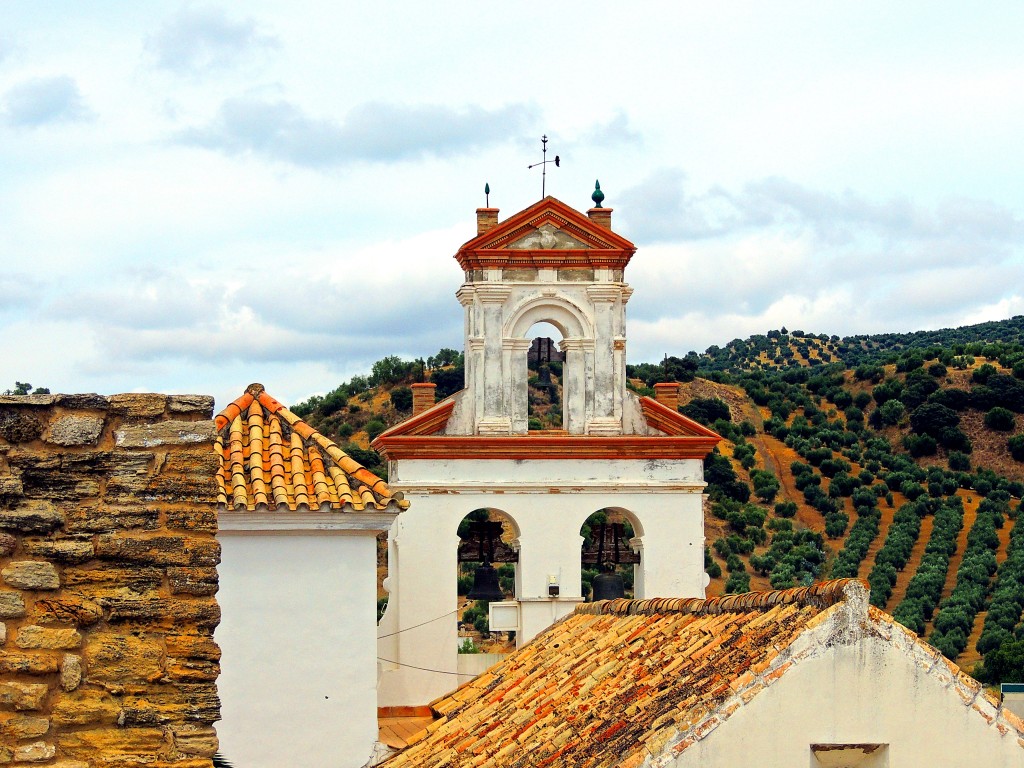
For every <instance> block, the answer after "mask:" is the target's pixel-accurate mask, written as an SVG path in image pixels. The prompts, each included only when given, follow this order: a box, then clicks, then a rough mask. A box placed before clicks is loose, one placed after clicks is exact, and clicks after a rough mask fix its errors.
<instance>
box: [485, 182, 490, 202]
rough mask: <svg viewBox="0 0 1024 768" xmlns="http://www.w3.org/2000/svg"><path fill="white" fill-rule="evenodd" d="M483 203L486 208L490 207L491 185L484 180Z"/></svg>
mask: <svg viewBox="0 0 1024 768" xmlns="http://www.w3.org/2000/svg"><path fill="white" fill-rule="evenodd" d="M484 205H485V206H486V207H488V208H490V207H491V185H490V184H488V183H487V182H486V181H485V182H484Z"/></svg>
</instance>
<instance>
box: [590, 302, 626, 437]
mask: <svg viewBox="0 0 1024 768" xmlns="http://www.w3.org/2000/svg"><path fill="white" fill-rule="evenodd" d="M621 294H622V291H621V288H620V287H619V286H617V285H591V286H588V287H587V296H588V298H589V299H590V301H591V302H592V303H593V306H594V415H593V416H592V417H591V419H590V421H589V423H588V424H587V433H588V434H597V435H615V434H619V433H621V432H622V421H621V419H616V418H615V375H614V363H615V355H614V350H613V343H614V338H615V327H614V326H615V322H614V320H615V318H614V309H615V302H616V300H617V299H618V298H619V296H621Z"/></svg>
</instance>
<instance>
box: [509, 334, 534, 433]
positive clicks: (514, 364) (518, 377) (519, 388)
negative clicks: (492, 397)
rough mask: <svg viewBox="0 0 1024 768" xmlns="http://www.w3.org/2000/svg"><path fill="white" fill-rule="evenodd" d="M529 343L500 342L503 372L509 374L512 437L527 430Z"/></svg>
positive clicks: (517, 341) (521, 341)
mask: <svg viewBox="0 0 1024 768" xmlns="http://www.w3.org/2000/svg"><path fill="white" fill-rule="evenodd" d="M531 343H532V342H531V340H530V339H505V340H504V341H503V342H502V347H503V349H504V358H505V359H504V363H505V370H507V371H508V372H509V385H508V390H507V392H506V397H507V401H508V411H507V412H508V413H509V414H510V415H511V417H512V434H514V435H522V434H525V433H526V432H527V431H528V430H529V416H530V402H529V388H528V385H527V379H528V378H529V368H528V366H527V364H526V353H527V352H529V351H530V344H531Z"/></svg>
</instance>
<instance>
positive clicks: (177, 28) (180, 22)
mask: <svg viewBox="0 0 1024 768" xmlns="http://www.w3.org/2000/svg"><path fill="white" fill-rule="evenodd" d="M279 47H280V41H279V40H277V38H275V37H273V36H271V35H267V34H264V33H262V32H261V31H260V30H259V29H258V27H257V25H256V22H255V21H254V20H253V19H244V20H241V21H235V20H232V19H229V18H228V16H227V14H225V13H224V11H223V9H221V8H183V9H182V10H180V11H179V12H178V13H176V14H175V15H174V16H172V17H171V18H170V19H168V20H167V21H166V22H165V23H164V24H163V26H161V27H160V29H159V30H158V31H157V32H156V33H154V34H153V35H152V36H150V37H149V39H148V40H147V41H146V49H147V50H148V51H149V53H150V54H152V56H153V57H154V60H155V64H156V66H157V67H160V68H162V69H168V70H172V71H175V72H179V73H191V74H196V73H199V72H204V71H207V70H211V69H221V68H227V67H230V66H232V65H234V64H236V63H238V61H239V60H240V59H242V58H243V57H244V56H245V55H247V54H249V53H251V52H255V51H259V52H266V51H268V50H273V49H276V48H279Z"/></svg>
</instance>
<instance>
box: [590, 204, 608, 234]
mask: <svg viewBox="0 0 1024 768" xmlns="http://www.w3.org/2000/svg"><path fill="white" fill-rule="evenodd" d="M613 210H614V209H613V208H591V209H590V210H589V211H587V216H589V217H590V220H591V221H592V222H594V223H595V224H597V225H598V226H599V227H604V228H605V229H611V228H612V211H613Z"/></svg>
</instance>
